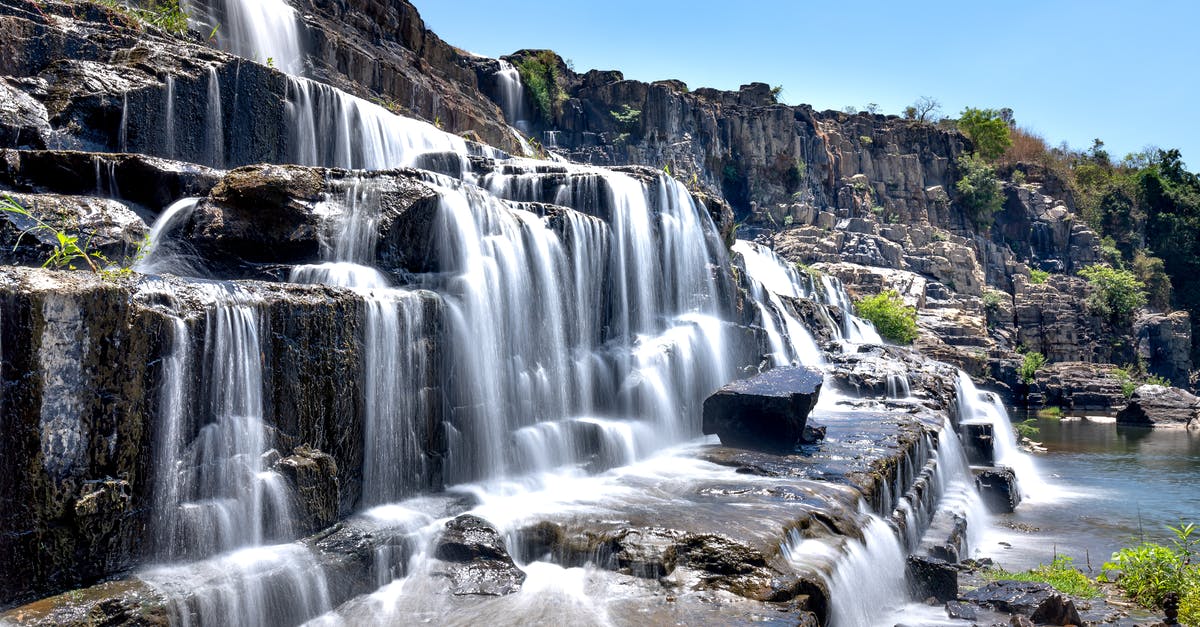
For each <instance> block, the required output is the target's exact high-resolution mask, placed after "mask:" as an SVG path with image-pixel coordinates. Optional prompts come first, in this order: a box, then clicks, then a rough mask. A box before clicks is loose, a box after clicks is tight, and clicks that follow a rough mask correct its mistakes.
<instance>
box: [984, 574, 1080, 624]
mask: <svg viewBox="0 0 1200 627" xmlns="http://www.w3.org/2000/svg"><path fill="white" fill-rule="evenodd" d="M962 598H963V600H965V601H969V602H971V603H974V604H976V605H980V606H982V607H987V608H991V609H994V610H998V611H1001V612H1007V613H1009V614H1015V615H1019V616H1023V617H1028V618H1029V619H1030V620H1032V621H1033V622H1034V623H1037V624H1039V625H1082V624H1083V619H1081V618H1080V616H1079V612H1078V611H1077V610H1076V609H1075V603H1074V601H1072V600H1071V599H1069V598H1066V597H1064V596H1063V595H1062V594H1060V593H1059V592H1058V591H1056V590H1055V589H1054V588H1053V587H1051V586H1050V585H1049V584H1044V583H1037V582H1030V581H1010V580H1002V581H993V582H991V583H988V584H987V585H984V586H982V587H980V588H977V589H975V590H971V591H970V592H967V593H965V594H963V597H962Z"/></svg>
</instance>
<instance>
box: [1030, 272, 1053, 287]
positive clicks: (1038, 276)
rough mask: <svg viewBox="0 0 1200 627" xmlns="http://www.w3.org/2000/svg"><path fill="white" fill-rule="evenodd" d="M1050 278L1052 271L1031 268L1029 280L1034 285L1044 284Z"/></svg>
mask: <svg viewBox="0 0 1200 627" xmlns="http://www.w3.org/2000/svg"><path fill="white" fill-rule="evenodd" d="M1049 278H1050V273H1049V272H1046V271H1045V270H1030V271H1029V282H1030V283H1033V284H1034V285H1042V284H1043V283H1045V282H1046V281H1047V280H1048V279H1049Z"/></svg>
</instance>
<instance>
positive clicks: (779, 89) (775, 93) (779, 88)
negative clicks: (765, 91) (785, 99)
mask: <svg viewBox="0 0 1200 627" xmlns="http://www.w3.org/2000/svg"><path fill="white" fill-rule="evenodd" d="M782 94H783V85H776V86H774V87H772V88H771V97H772V98H774V99H775V101H776V102H779V96H780V95H782Z"/></svg>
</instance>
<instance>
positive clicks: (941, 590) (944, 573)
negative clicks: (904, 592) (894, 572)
mask: <svg viewBox="0 0 1200 627" xmlns="http://www.w3.org/2000/svg"><path fill="white" fill-rule="evenodd" d="M905 576H906V577H907V579H908V585H909V588H910V589H911V591H912V594H913V598H915V599H917V600H918V601H924V600H925V599H928V598H931V597H932V598H934V599H937V600H938V602H939V603H948V602H950V601H953V600H955V599H957V598H958V569H957V568H955V567H954V565H952V564H950V563H949V562H947V561H945V560H940V559H938V558H936V557H929V556H926V555H909V556H908V560H907V561H906V563H905Z"/></svg>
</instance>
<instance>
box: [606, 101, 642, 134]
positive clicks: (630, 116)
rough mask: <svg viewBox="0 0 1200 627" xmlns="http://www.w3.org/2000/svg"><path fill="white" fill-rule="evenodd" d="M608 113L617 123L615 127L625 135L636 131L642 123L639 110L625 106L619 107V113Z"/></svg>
mask: <svg viewBox="0 0 1200 627" xmlns="http://www.w3.org/2000/svg"><path fill="white" fill-rule="evenodd" d="M608 113H609V115H611V116H612V117H613V119H614V120H616V121H617V125H618V126H620V127H621V129H622V130H623V131H625V132H627V133H629V132H633V131H636V130H637V129H638V127H639V126H640V125H641V123H642V111H641V109H634V108H633V107H631V106H629V105H627V104H623V105H621V110H620V111H609V112H608Z"/></svg>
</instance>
